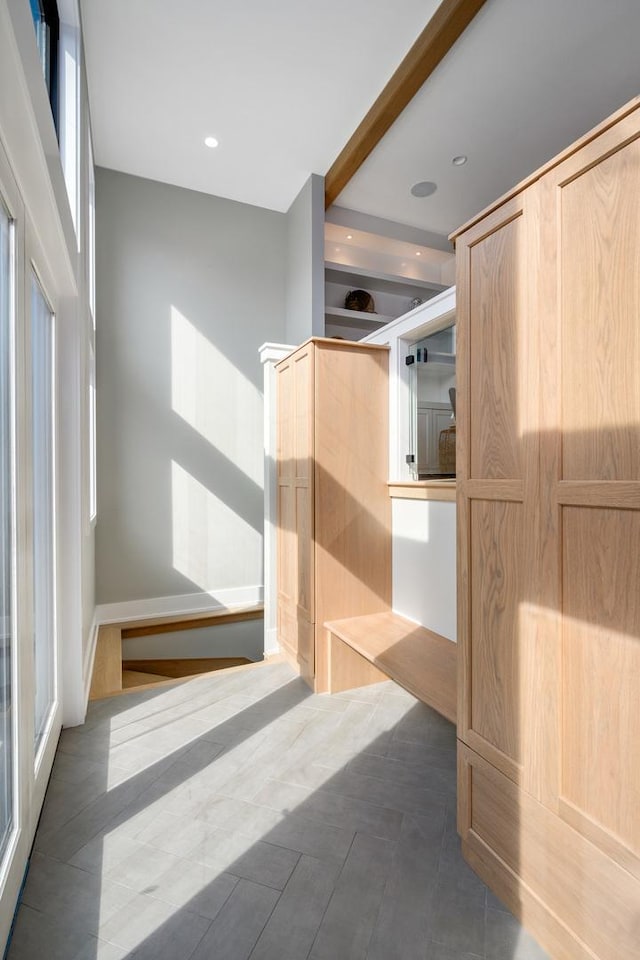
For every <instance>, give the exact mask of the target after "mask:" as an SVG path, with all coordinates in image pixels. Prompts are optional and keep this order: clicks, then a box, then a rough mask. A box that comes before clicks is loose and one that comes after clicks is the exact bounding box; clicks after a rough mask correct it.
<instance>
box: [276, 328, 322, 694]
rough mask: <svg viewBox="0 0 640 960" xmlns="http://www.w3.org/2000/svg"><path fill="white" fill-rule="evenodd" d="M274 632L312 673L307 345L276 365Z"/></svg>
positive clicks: (301, 667) (309, 363) (309, 358)
mask: <svg viewBox="0 0 640 960" xmlns="http://www.w3.org/2000/svg"><path fill="white" fill-rule="evenodd" d="M277 374H278V379H277V384H278V401H277V410H278V415H277V434H278V440H277V460H278V464H277V474H278V537H277V557H278V561H277V562H278V633H279V637H280V641H281V643H282V644H283V648H284V651H285V654H287V655H288V656H289V658H290V659H291V660H292V662H294V664H295V665H296V666H297V667H298V669H299V670H300V673H301V675H302V676H303V677H305V679H312V678H313V675H314V649H313V648H314V644H313V623H314V613H315V602H314V543H313V537H314V534H313V531H314V503H313V497H314V490H313V419H312V418H313V345H312V344H307V345H306V346H305V347H302V348H300V349H299V350H297V351H295V352H294V353H293V354H291V356H290V357H287V358H286V359H285V360H283V361H282V362H281V363H280V364H278V366H277Z"/></svg>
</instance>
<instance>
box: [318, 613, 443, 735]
mask: <svg viewBox="0 0 640 960" xmlns="http://www.w3.org/2000/svg"><path fill="white" fill-rule="evenodd" d="M325 627H326V629H327V631H328V660H329V692H330V693H337V692H339V691H341V690H348V689H350V688H353V687H358V686H365V685H366V684H369V683H377V682H379V681H381V680H384V679H386V678H387V677H389V678H390V679H391V680H395V681H396V683H398V684H400V686H401V687H404V689H405V690H408V691H409V693H412V694H413V695H414V697H417V698H418V700H422V701H423V703H426V704H428V705H429V706H430V707H433V709H434V710H437V711H438V713H441V714H442V715H443V716H445V717H446V718H447V720H451V722H452V723H455V722H456V702H457V696H456V686H457V644H455V643H453V642H452V641H451V640H447V639H446V637H442V636H440V634H438V633H434V632H433V631H432V630H427V629H426V627H421V626H419V625H418V624H416V623H412V622H411V620H406V619H405V618H404V617H401V616H399V615H398V614H396V613H391V612H387V613H374V614H369V615H367V616H364V617H349V618H348V619H346V620H333V621H330V622H329V623H325Z"/></svg>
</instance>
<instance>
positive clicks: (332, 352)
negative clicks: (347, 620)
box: [275, 339, 391, 692]
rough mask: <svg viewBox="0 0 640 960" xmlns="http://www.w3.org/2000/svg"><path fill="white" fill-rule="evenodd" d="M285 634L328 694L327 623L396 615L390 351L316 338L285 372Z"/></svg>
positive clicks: (281, 430) (280, 444)
mask: <svg viewBox="0 0 640 960" xmlns="http://www.w3.org/2000/svg"><path fill="white" fill-rule="evenodd" d="M275 369H276V382H277V396H278V399H277V409H278V415H277V424H278V440H277V461H278V462H277V476H278V537H277V558H278V559H277V571H278V574H277V575H278V634H279V641H280V645H281V647H282V650H283V651H284V653H285V655H286V656H287V658H288V659H289V660H290V661H291V662H292V663H293V664H294V666H295V667H296V669H298V670H299V671H300V674H301V675H302V676H303V677H304V679H305V680H306V681H307V682H308V683H309V684H310V685H311V686H313V687H314V689H316V690H317V691H318V692H324V691H326V690H327V684H328V663H327V657H328V648H327V637H326V631H325V630H324V627H323V624H324V623H325V622H326V621H327V620H336V619H341V618H344V617H352V616H353V617H355V616H360V615H362V614H368V613H380V612H383V611H385V610H388V609H389V607H390V604H391V515H390V500H389V495H388V490H387V474H388V432H389V427H388V402H389V401H388V349H387V348H386V347H380V346H370V345H364V344H356V343H350V342H347V341H339V340H338V341H336V340H325V339H313V340H310V341H309V342H307V343H305V344H303V345H302V346H301V347H299V348H298V349H297V350H294V351H293V353H291V354H290V355H289V356H288V357H285V359H284V360H282V361H280V363H278V364H277V365H276V368H275Z"/></svg>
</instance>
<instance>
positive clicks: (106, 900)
mask: <svg viewBox="0 0 640 960" xmlns="http://www.w3.org/2000/svg"><path fill="white" fill-rule="evenodd" d="M544 957H546V954H545V953H544V952H543V951H542V950H541V949H540V948H539V947H538V946H537V944H536V943H535V942H534V941H533V940H532V939H531V937H530V936H529V935H528V934H527V933H526V932H525V931H524V930H523V929H522V928H521V927H520V925H519V924H518V923H517V921H516V920H515V919H514V918H513V917H512V916H511V914H509V913H508V912H507V911H506V910H505V909H504V908H503V907H502V906H501V904H500V903H499V902H498V901H497V900H496V899H495V898H494V897H493V896H492V894H491V893H490V892H489V891H488V890H487V888H486V887H485V886H484V884H483V883H482V882H481V881H480V880H479V879H478V878H477V877H476V876H475V874H474V873H473V872H472V871H471V870H470V869H469V868H468V867H467V866H466V864H465V863H464V861H463V860H462V858H461V855H460V849H459V841H458V838H457V835H456V831H455V731H454V728H453V727H452V726H451V724H449V723H447V721H445V720H443V719H442V718H441V717H440V716H438V715H437V714H435V713H434V712H433V711H431V710H429V708H428V707H425V706H424V705H423V704H421V703H419V702H417V701H416V700H414V699H413V697H411V696H409V695H408V694H406V693H405V692H404V691H402V690H401V689H400V688H399V687H397V686H395V685H394V684H393V683H391V682H390V681H389V682H388V683H382V684H378V685H376V686H374V687H367V688H364V689H362V690H354V691H349V692H348V693H345V694H338V695H334V696H322V697H318V696H314V695H313V694H312V693H311V692H310V691H309V690H308V689H307V687H306V686H305V685H304V684H303V683H302V682H301V681H300V680H298V679H297V678H295V677H294V675H293V673H292V671H291V670H290V669H289V668H288V667H287V666H286V665H285V664H278V663H276V664H269V665H267V664H265V665H261V666H259V667H257V668H253V669H249V670H242V671H234V672H227V673H224V674H220V675H218V676H214V677H202V678H199V679H196V680H193V681H190V682H188V683H184V684H180V685H177V686H171V687H164V688H156V689H155V690H149V691H146V692H144V693H137V694H129V695H126V696H122V697H115V698H113V699H111V700H105V701H102V702H99V703H96V704H92V705H91V707H90V710H89V715H88V717H87V722H86V724H85V725H84V726H83V727H77V728H75V729H71V730H65V731H64V732H63V734H62V738H61V741H60V746H59V750H58V754H57V757H56V762H55V766H54V770H53V776H52V780H51V783H50V786H49V790H48V794H47V799H46V803H45V807H44V811H43V815H42V820H41V823H40V827H39V829H38V834H37V837H36V843H35V848H34V852H33V857H32V860H31V867H30V870H29V874H28V878H27V882H26V886H25V889H24V893H23V896H22V901H21V906H20V909H19V912H18V916H17V921H16V925H15V930H14V934H13V940H12V942H11V945H10V948H9V951H8V955H7V960H124V958H128V960H143V958H147V960H306V958H309V960H477V958H487V960H541V958H544Z"/></svg>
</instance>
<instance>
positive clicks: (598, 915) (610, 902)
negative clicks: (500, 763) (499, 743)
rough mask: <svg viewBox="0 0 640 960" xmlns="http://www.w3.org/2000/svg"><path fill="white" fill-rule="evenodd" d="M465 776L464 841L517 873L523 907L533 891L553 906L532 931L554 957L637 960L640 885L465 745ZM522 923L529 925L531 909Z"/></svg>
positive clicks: (512, 878) (513, 880) (515, 896)
mask: <svg viewBox="0 0 640 960" xmlns="http://www.w3.org/2000/svg"><path fill="white" fill-rule="evenodd" d="M460 770H461V780H462V781H464V782H466V783H467V784H468V789H467V791H466V795H467V798H468V805H467V806H466V808H465V811H464V818H463V819H462V820H461V822H460V829H461V833H462V836H463V841H464V843H465V845H466V846H469V847H470V848H471V849H472V850H474V851H476V852H477V853H479V854H480V855H481V856H482V857H484V858H485V859H486V861H487V862H488V863H489V864H493V865H495V867H496V868H497V869H499V870H500V869H502V870H504V868H505V867H506V868H507V870H508V871H510V874H511V876H510V878H509V879H510V881H511V886H512V889H513V887H514V886H515V890H513V900H515V901H516V903H524V904H525V905H526V903H527V898H528V897H529V896H530V894H531V892H533V893H534V894H535V895H536V900H537V902H538V903H540V902H542V903H546V904H547V905H549V907H550V908H551V909H550V910H549V912H548V914H547V916H544V915H543V916H542V917H540V916H539V915H538V916H536V914H533V915H534V916H536V920H537V922H536V923H535V924H534V923H532V924H531V928H532V929H533V932H534V933H535V935H536V937H537V938H538V939H539V940H540V942H541V944H542V945H543V946H545V947H546V948H547V949H551V950H552V953H551V956H553V957H554V958H563V960H564V958H566V960H575V958H578V957H580V958H582V957H589V958H592V957H598V958H600V960H637V956H638V943H639V942H640V941H639V934H640V929H639V925H638V924H639V921H638V904H639V903H640V881H638V880H637V879H636V878H634V877H632V876H631V875H630V874H628V873H627V871H626V870H625V869H623V868H622V867H621V866H619V865H618V864H616V863H614V862H613V861H612V860H611V859H610V858H609V857H607V856H605V855H604V854H603V853H602V852H601V851H600V850H598V849H597V847H595V846H593V845H592V844H591V843H589V841H588V840H586V839H585V838H584V837H582V836H580V834H579V833H578V832H577V831H576V830H574V829H572V828H571V827H570V826H569V825H568V824H566V823H564V822H563V821H562V820H561V819H560V818H559V817H556V816H554V814H553V813H552V812H551V811H549V810H548V809H547V808H546V807H544V806H543V805H542V804H540V803H537V802H536V801H535V800H534V799H533V798H532V797H530V796H529V795H528V794H526V793H525V792H523V791H522V790H520V789H519V788H518V787H517V786H516V784H514V783H512V782H511V781H510V780H508V779H507V778H506V777H504V776H503V775H502V774H500V773H499V772H498V771H497V770H495V769H494V768H493V767H492V766H491V765H490V764H488V763H486V761H484V760H482V758H481V757H479V756H477V755H476V754H474V753H473V752H472V751H470V750H469V749H468V748H466V747H464V746H462V747H461V748H460ZM520 891H522V894H524V896H518V893H519V892H520ZM521 917H522V919H523V922H524V923H525V925H527V926H529V919H530V917H529V915H528V913H527V910H526V907H525V909H524V910H523V911H522V912H521ZM558 920H560V922H561V925H562V927H563V928H564V932H565V934H566V933H567V932H568V933H569V937H565V939H564V943H563V949H559V948H558V945H556V944H555V943H554V942H553V940H552V936H553V934H554V933H557V927H556V924H557V921H558ZM571 934H573V938H572V937H571Z"/></svg>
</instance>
